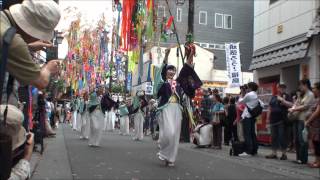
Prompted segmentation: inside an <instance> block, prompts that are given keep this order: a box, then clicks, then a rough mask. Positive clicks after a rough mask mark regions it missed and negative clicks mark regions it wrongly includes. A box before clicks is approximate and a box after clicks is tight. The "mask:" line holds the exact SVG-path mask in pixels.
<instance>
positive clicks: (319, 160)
mask: <svg viewBox="0 0 320 180" xmlns="http://www.w3.org/2000/svg"><path fill="white" fill-rule="evenodd" d="M313 92H314V95H315V96H316V97H317V103H316V105H315V106H314V107H313V108H312V112H313V113H312V114H311V116H310V117H309V118H308V119H307V121H306V126H307V127H308V128H309V133H310V134H309V135H310V138H311V140H312V143H313V148H314V154H315V156H316V161H315V162H314V163H311V164H309V166H310V167H311V168H320V82H317V83H315V85H314V88H313Z"/></svg>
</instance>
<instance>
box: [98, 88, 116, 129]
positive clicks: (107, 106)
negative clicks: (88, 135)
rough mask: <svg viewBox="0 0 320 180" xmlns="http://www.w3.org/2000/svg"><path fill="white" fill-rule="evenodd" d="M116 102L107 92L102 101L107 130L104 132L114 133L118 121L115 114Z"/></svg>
mask: <svg viewBox="0 0 320 180" xmlns="http://www.w3.org/2000/svg"><path fill="white" fill-rule="evenodd" d="M115 105H116V102H115V101H114V100H113V99H112V98H111V96H110V93H109V92H108V90H106V93H105V94H104V95H103V97H102V99H101V110H102V112H103V113H104V114H105V128H104V130H107V131H113V130H114V125H115V121H116V114H115V112H114V111H115Z"/></svg>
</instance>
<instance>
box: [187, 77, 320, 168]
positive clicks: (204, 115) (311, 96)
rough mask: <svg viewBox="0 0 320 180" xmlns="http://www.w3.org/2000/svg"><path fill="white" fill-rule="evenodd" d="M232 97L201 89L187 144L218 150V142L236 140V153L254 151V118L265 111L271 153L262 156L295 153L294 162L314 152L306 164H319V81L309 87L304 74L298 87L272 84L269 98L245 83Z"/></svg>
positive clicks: (255, 149)
mask: <svg viewBox="0 0 320 180" xmlns="http://www.w3.org/2000/svg"><path fill="white" fill-rule="evenodd" d="M240 90H241V93H240V95H238V96H234V97H233V96H227V97H224V98H221V96H220V95H219V92H218V91H217V90H210V89H204V90H203V94H204V95H203V99H202V102H201V107H200V109H199V110H195V117H196V119H198V123H197V126H196V127H195V128H194V130H193V138H194V140H193V143H194V144H196V145H197V146H199V147H211V146H212V147H213V148H214V149H221V146H222V137H224V141H223V142H224V144H225V145H230V143H231V144H232V145H233V144H235V145H236V144H239V143H241V144H242V146H234V147H232V148H242V149H241V150H240V152H242V153H239V156H248V155H252V156H254V155H256V154H257V153H258V142H257V135H256V132H257V130H256V121H257V118H258V116H259V115H260V114H261V113H262V111H261V110H262V109H263V111H266V113H267V122H269V124H268V125H267V126H268V129H270V132H271V135H270V136H271V148H272V152H271V153H270V154H269V155H267V156H266V158H268V159H278V154H277V151H280V152H281V156H280V157H279V159H280V160H287V159H288V158H287V152H288V151H290V152H295V153H296V163H299V164H307V163H308V152H309V151H308V150H309V149H310V148H309V147H311V149H312V150H313V151H314V154H315V157H316V161H315V162H313V163H309V166H310V167H313V168H319V167H320V139H319V136H320V101H319V98H320V94H319V93H320V83H315V84H314V86H313V88H312V87H311V84H310V81H309V80H308V79H304V80H301V81H300V82H299V90H297V92H295V93H292V94H291V95H289V94H288V93H287V92H286V85H285V84H278V85H277V88H276V92H275V93H274V94H273V95H272V97H271V98H270V102H266V103H263V102H262V101H261V100H260V99H259V96H258V94H257V91H258V85H257V84H256V83H254V82H250V83H248V84H246V85H243V86H241V87H240Z"/></svg>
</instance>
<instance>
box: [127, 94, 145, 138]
mask: <svg viewBox="0 0 320 180" xmlns="http://www.w3.org/2000/svg"><path fill="white" fill-rule="evenodd" d="M147 105H148V102H147V100H146V98H145V92H144V91H143V90H139V91H137V93H136V96H135V97H134V99H133V103H132V108H131V109H132V112H130V114H134V130H135V135H134V138H133V140H135V141H141V140H142V139H143V122H144V115H145V107H146V106H147Z"/></svg>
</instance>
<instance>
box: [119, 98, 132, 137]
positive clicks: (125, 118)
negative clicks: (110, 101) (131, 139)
mask: <svg viewBox="0 0 320 180" xmlns="http://www.w3.org/2000/svg"><path fill="white" fill-rule="evenodd" d="M128 107H129V101H126V102H125V103H123V104H121V105H120V106H119V114H120V135H124V136H127V135H129V134H130V129H129V110H128Z"/></svg>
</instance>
